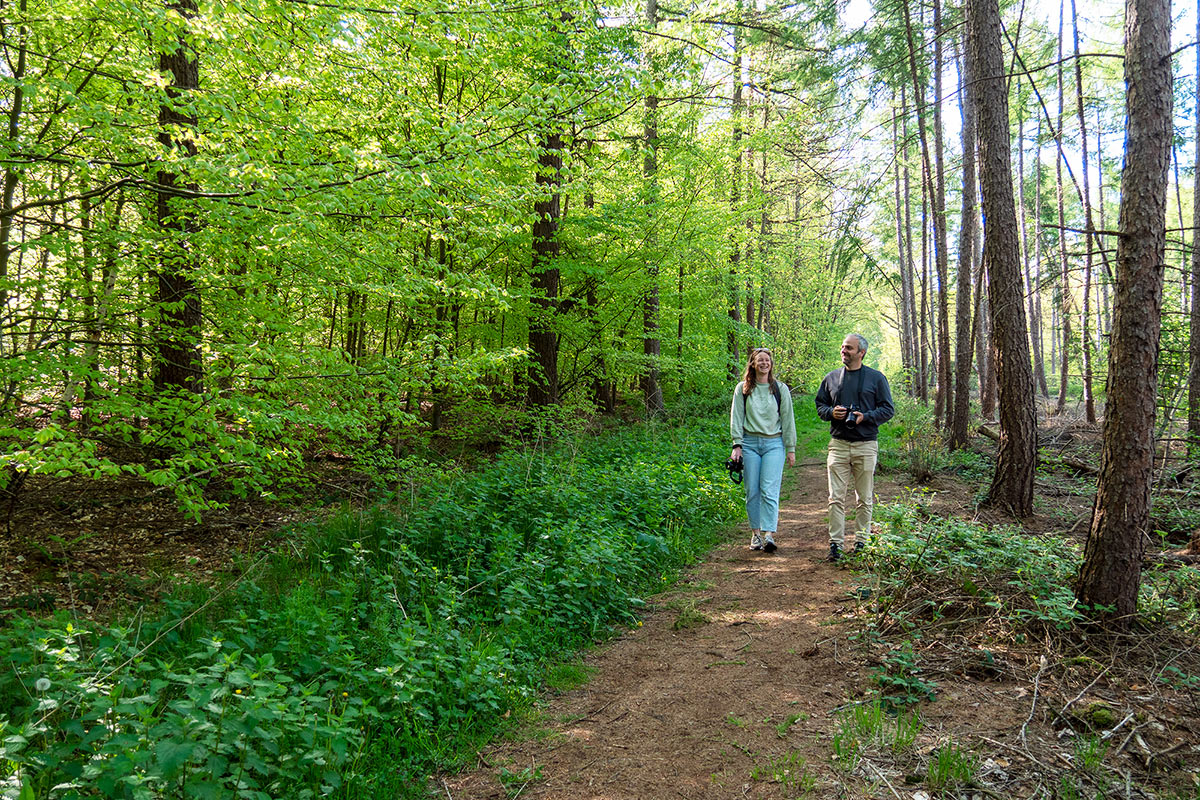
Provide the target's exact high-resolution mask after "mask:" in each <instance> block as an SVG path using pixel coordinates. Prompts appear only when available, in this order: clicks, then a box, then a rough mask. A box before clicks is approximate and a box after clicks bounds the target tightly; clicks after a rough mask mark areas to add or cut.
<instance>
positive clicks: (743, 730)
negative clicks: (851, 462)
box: [438, 461, 894, 800]
mask: <svg viewBox="0 0 1200 800" xmlns="http://www.w3.org/2000/svg"><path fill="white" fill-rule="evenodd" d="M789 472H791V475H790V476H788V477H787V478H785V492H786V491H787V489H788V488H789V487H790V493H788V496H786V497H785V498H784V501H783V502H782V503H781V506H782V507H781V514H780V522H779V535H778V541H779V545H780V549H779V550H778V551H777V552H776V553H773V554H770V555H767V554H763V553H757V552H753V551H751V550H750V549H749V548H748V547H747V546H746V545H747V540H748V538H749V536H748V534H746V535H743V534H742V533H741V532H740V531H739V533H738V534H737V535H736V536H735V537H731V538H730V540H729V541H728V542H726V543H725V544H722V545H720V546H718V547H717V548H716V549H715V550H714V551H713V552H712V553H711V555H710V557H709V559H708V560H707V561H706V562H705V563H703V564H700V565H698V566H697V567H695V568H694V569H693V570H691V572H690V573H689V575H688V576H687V578H686V579H685V580H684V581H683V582H682V583H681V584H680V585H679V586H677V587H676V589H675V590H674V591H672V592H669V593H666V594H664V595H662V596H661V597H658V598H656V600H655V603H654V606H653V608H652V610H651V611H650V612H649V613H648V614H647V615H646V616H645V618H644V625H643V627H641V628H637V629H634V630H631V631H630V632H628V633H627V634H625V635H623V636H622V637H620V638H619V639H618V640H616V641H614V642H612V643H611V644H609V645H606V646H604V647H602V648H600V649H597V650H596V651H595V652H592V653H590V654H589V655H588V656H587V657H586V659H585V661H586V663H587V665H588V666H589V667H590V668H592V669H594V670H595V672H594V674H593V676H592V678H591V680H590V681H589V682H588V683H587V684H586V685H584V686H582V687H580V688H578V689H574V690H571V691H568V692H566V693H564V694H562V695H561V696H558V697H556V698H554V699H553V700H551V701H550V702H549V705H548V707H547V709H546V717H545V719H544V721H543V728H544V729H546V730H547V731H548V735H543V736H540V737H539V738H533V739H527V740H525V741H516V742H502V743H499V744H497V745H494V746H493V747H491V748H490V749H488V750H487V751H485V752H484V753H482V754H481V755H480V762H479V767H478V769H476V770H474V771H472V772H468V773H464V774H460V775H456V776H446V777H444V778H439V779H438V784H439V787H438V788H439V790H441V792H442V794H443V795H444V796H446V797H447V798H450V800H480V799H481V798H504V797H513V796H517V795H518V793H519V797H521V798H553V800H579V799H581V798H589V799H591V800H600V799H601V798H603V799H604V800H626V799H627V798H637V799H638V800H651V799H653V800H658V799H659V798H746V797H754V798H784V797H786V798H793V797H797V796H800V795H802V794H803V793H802V791H801V790H800V788H799V786H798V785H797V784H796V783H794V782H790V781H786V780H785V781H779V780H772V777H771V776H772V772H773V771H774V770H773V768H775V767H779V768H788V767H790V768H791V770H792V774H793V775H795V776H798V775H799V774H800V772H801V770H803V769H805V767H802V766H800V762H799V758H803V759H804V760H805V764H806V765H807V771H808V772H809V773H810V774H811V775H812V776H813V777H814V778H815V779H816V781H817V786H816V787H814V788H813V791H812V794H811V795H810V796H815V797H829V796H834V795H835V794H836V790H834V786H835V785H836V784H835V782H834V781H833V780H832V773H831V767H830V756H829V753H830V750H829V741H828V739H829V733H830V730H831V728H832V724H833V723H832V717H831V712H832V710H833V709H834V708H836V707H837V706H839V705H841V704H843V703H845V702H847V701H848V700H851V699H853V698H856V697H859V696H861V695H862V694H863V693H864V692H865V691H866V690H867V689H868V688H869V677H870V676H869V670H868V669H867V668H865V667H863V666H862V665H861V664H860V663H858V662H859V659H858V658H857V657H856V656H855V655H854V653H853V652H852V651H851V649H850V647H849V645H848V640H847V634H848V633H849V630H848V628H842V627H840V626H839V625H838V624H837V623H838V621H839V620H840V619H842V617H843V616H848V614H849V611H850V609H851V608H852V607H853V599H852V597H851V592H853V591H855V590H856V587H855V582H854V575H853V573H852V572H851V571H850V570H848V569H846V568H845V567H843V566H839V565H835V564H830V563H828V562H826V561H825V556H826V555H827V553H828V537H827V534H826V527H825V525H826V523H825V509H826V488H825V469H824V463H823V462H818V461H808V462H806V463H804V464H802V465H801V466H800V467H798V468H797V469H796V470H794V471H789ZM876 489H877V492H878V493H879V494H880V499H881V500H885V501H886V500H888V499H890V497H891V493H892V492H894V487H891V486H890V485H888V484H887V483H886V482H884V481H880V482H879V484H878V485H877V487H876ZM744 527H745V526H744V525H743V528H744ZM697 614H702V615H703V617H704V619H705V620H706V621H704V620H699V619H697ZM688 620H691V621H693V622H694V623H695V624H693V625H692V626H689V627H682V626H683V625H684V624H685V623H686V622H687V621H688ZM789 721H792V724H790V725H789V724H788V723H789ZM522 771H525V772H524V777H523V778H522V779H520V780H516V779H514V778H513V777H512V776H513V775H517V774H520V773H522ZM502 774H505V775H506V777H505V778H504V779H502V777H501V776H502ZM788 783H791V785H787V784H788ZM823 790H825V791H823ZM826 791H828V793H826Z"/></svg>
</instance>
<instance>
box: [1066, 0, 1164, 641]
mask: <svg viewBox="0 0 1200 800" xmlns="http://www.w3.org/2000/svg"><path fill="white" fill-rule="evenodd" d="M1125 19H1126V22H1125V85H1126V99H1125V109H1126V119H1127V120H1128V129H1127V132H1126V134H1125V168H1124V170H1123V172H1122V176H1121V206H1120V214H1119V220H1118V223H1117V225H1118V229H1119V230H1120V232H1121V236H1120V238H1119V240H1118V242H1117V264H1116V271H1117V274H1116V279H1117V283H1116V302H1115V308H1114V317H1113V331H1112V338H1111V343H1110V346H1109V355H1108V387H1107V391H1106V393H1105V394H1106V397H1107V404H1106V409H1105V420H1104V444H1103V448H1102V450H1101V455H1100V479H1099V483H1098V485H1097V489H1096V501H1095V505H1094V506H1093V512H1092V526H1091V530H1090V531H1089V533H1088V539H1087V544H1086V546H1085V547H1084V556H1083V565H1082V566H1081V567H1080V570H1079V578H1078V581H1077V582H1076V586H1075V596H1076V597H1077V598H1078V600H1079V602H1080V603H1083V604H1085V605H1088V606H1092V607H1095V608H1097V609H1099V608H1100V607H1103V608H1104V609H1106V610H1103V611H1099V613H1098V616H1099V617H1100V618H1101V619H1103V620H1105V621H1107V622H1110V623H1114V624H1116V625H1118V626H1121V627H1124V626H1127V625H1128V623H1129V621H1130V620H1131V619H1132V617H1133V616H1134V615H1135V614H1136V613H1137V594H1138V587H1139V584H1140V582H1141V571H1142V556H1143V553H1144V551H1145V546H1146V538H1147V536H1148V535H1149V533H1150V530H1149V524H1150V489H1151V481H1152V476H1153V467H1154V413H1155V400H1156V396H1157V392H1158V346H1159V333H1160V330H1161V324H1162V292H1163V256H1164V253H1165V250H1166V204H1167V198H1166V187H1167V171H1168V169H1169V166H1170V163H1169V162H1170V155H1171V136H1172V133H1173V127H1172V124H1173V121H1172V101H1173V96H1172V75H1171V58H1170V49H1171V4H1170V0H1127V2H1126V4H1125Z"/></svg>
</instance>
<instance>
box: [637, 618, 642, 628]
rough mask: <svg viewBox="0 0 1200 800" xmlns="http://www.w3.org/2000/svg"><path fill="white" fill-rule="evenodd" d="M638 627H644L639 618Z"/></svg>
mask: <svg viewBox="0 0 1200 800" xmlns="http://www.w3.org/2000/svg"><path fill="white" fill-rule="evenodd" d="M638 627H639V628H640V627H642V621H641V620H640V619H639V620H638Z"/></svg>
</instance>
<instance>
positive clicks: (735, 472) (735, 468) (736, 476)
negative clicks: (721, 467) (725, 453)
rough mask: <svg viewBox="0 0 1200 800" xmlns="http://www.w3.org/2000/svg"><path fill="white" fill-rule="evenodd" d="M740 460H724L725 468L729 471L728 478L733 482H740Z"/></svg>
mask: <svg viewBox="0 0 1200 800" xmlns="http://www.w3.org/2000/svg"><path fill="white" fill-rule="evenodd" d="M742 464H743V462H742V460H741V459H740V458H729V459H726V461H725V469H726V470H728V471H729V480H731V481H733V482H734V483H741V482H742Z"/></svg>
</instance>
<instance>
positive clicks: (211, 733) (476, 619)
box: [0, 425, 739, 800]
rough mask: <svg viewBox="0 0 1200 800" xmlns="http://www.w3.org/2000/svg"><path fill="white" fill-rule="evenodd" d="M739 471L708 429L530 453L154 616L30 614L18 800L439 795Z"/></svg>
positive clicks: (360, 516) (274, 558) (352, 521)
mask: <svg viewBox="0 0 1200 800" xmlns="http://www.w3.org/2000/svg"><path fill="white" fill-rule="evenodd" d="M722 457H723V455H722V453H721V445H720V441H719V439H718V438H716V437H708V440H706V439H705V438H704V436H703V432H702V431H701V430H700V429H699V426H698V425H697V426H696V428H695V430H691V431H689V430H683V431H679V430H673V429H669V428H651V427H647V428H643V429H639V430H637V431H634V432H627V433H622V434H620V435H616V436H611V437H606V438H603V439H600V440H596V441H587V440H582V439H581V440H579V441H571V442H568V443H565V444H564V445H563V446H561V447H558V448H555V449H553V450H550V451H547V450H536V451H525V450H521V451H513V452H510V453H507V454H503V455H501V456H500V457H498V458H497V460H496V461H495V462H494V463H493V464H492V465H491V466H489V467H487V468H485V469H480V470H478V471H476V472H474V473H471V474H462V475H458V476H456V477H448V479H447V481H446V482H445V483H444V484H442V485H440V486H436V487H433V486H431V487H430V488H429V489H428V490H427V492H426V494H425V495H422V496H421V497H419V498H414V500H413V502H412V504H411V506H410V507H409V508H407V509H406V510H405V513H402V514H399V515H398V514H397V513H396V510H395V509H394V508H393V509H392V510H391V511H388V512H385V511H382V510H379V511H374V512H369V513H353V512H347V513H345V514H343V515H341V516H339V517H338V518H336V519H334V520H332V521H330V522H327V523H324V524H322V525H320V526H317V525H314V526H310V527H307V528H305V529H303V530H301V531H299V532H297V533H296V534H294V535H293V536H292V537H291V538H290V546H289V547H287V548H281V549H280V550H279V551H278V552H275V553H272V554H269V555H266V556H264V557H263V558H262V559H261V560H260V561H259V562H255V565H251V566H248V567H247V571H246V572H245V573H243V577H242V578H241V579H240V580H239V581H237V582H236V584H234V585H233V586H231V587H230V588H228V589H227V590H226V591H225V592H223V593H221V594H218V595H211V594H209V593H206V592H205V591H204V590H203V589H202V588H200V587H187V586H184V587H180V589H179V593H178V595H177V596H174V597H172V598H169V599H168V600H167V602H166V603H165V605H164V607H163V608H162V609H160V610H159V611H158V612H157V616H155V615H151V616H152V618H150V619H143V618H138V619H137V620H135V621H130V622H129V623H127V624H124V625H110V626H102V625H99V624H93V623H86V624H85V623H80V622H78V621H74V620H70V619H68V618H67V617H65V616H61V617H55V618H52V619H48V620H37V619H33V618H29V617H18V618H15V619H13V620H12V621H11V622H10V624H8V625H7V627H5V628H4V629H3V630H2V631H0V649H2V650H3V651H4V652H5V653H7V654H8V658H9V662H10V665H11V667H12V669H11V670H7V671H4V672H0V709H5V711H3V712H0V787H2V789H0V791H3V793H4V796H5V797H6V798H7V797H9V796H11V797H13V798H16V797H22V798H27V797H34V798H39V800H40V798H46V797H56V798H57V797H61V798H74V797H80V798H83V797H99V796H104V797H135V798H143V797H144V798H151V797H213V798H226V797H238V798H249V799H250V800H258V799H259V798H307V797H315V796H318V795H320V796H326V795H330V794H334V795H338V794H340V795H345V796H361V795H371V796H389V797H416V796H421V795H420V794H419V793H420V791H422V790H421V786H422V782H423V776H425V775H428V774H429V773H430V771H431V770H434V769H437V768H438V767H439V766H445V765H449V764H453V763H455V762H456V760H457V759H459V758H460V757H462V756H463V754H466V753H470V752H474V751H473V750H472V747H475V746H478V744H479V741H480V738H481V737H484V736H487V735H489V734H490V733H491V732H494V731H495V730H496V728H497V726H499V725H502V724H504V722H503V721H504V720H505V719H507V718H510V717H511V716H512V714H511V712H512V711H513V710H520V709H521V708H522V707H524V706H526V705H528V704H529V703H530V702H532V697H533V696H534V694H535V692H536V689H537V687H538V686H539V685H540V683H541V682H542V679H543V677H544V675H545V674H546V672H547V670H548V669H550V665H552V664H553V663H555V662H556V661H558V660H561V659H562V658H563V657H566V656H567V655H569V654H570V653H572V652H574V651H575V650H577V649H578V648H579V647H580V646H583V645H586V644H588V643H590V642H592V641H594V640H596V639H598V638H603V637H606V636H608V635H610V632H611V631H612V630H614V629H615V627H619V626H622V625H627V624H634V623H636V619H637V614H638V612H639V610H640V608H641V607H642V600H641V597H642V596H643V595H644V594H647V593H649V592H652V591H657V590H659V589H661V588H662V587H663V585H664V584H666V583H669V581H670V580H671V579H672V576H674V575H675V574H676V573H677V571H678V570H679V569H680V568H681V566H682V565H684V564H686V563H688V562H690V561H691V560H693V559H695V558H696V557H697V556H698V555H699V554H700V553H702V552H704V550H705V549H706V548H707V547H708V546H709V545H710V544H711V542H712V541H713V540H714V539H713V537H714V536H715V532H716V531H717V530H718V529H719V526H720V525H723V524H726V523H727V522H728V521H730V520H731V519H733V518H735V517H736V516H737V512H738V508H739V503H738V501H737V495H736V491H735V490H734V488H733V487H732V486H731V484H729V482H728V481H725V480H722V477H723V476H722V475H720V474H718V473H717V472H716V466H715V465H717V464H719V463H720V460H721V458H722ZM448 543H453V544H454V545H455V546H453V547H451V546H447V544H448Z"/></svg>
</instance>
